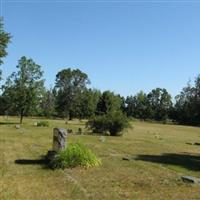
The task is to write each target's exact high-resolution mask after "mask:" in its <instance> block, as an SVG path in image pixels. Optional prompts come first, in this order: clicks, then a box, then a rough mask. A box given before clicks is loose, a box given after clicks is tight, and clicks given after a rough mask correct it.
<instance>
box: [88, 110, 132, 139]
mask: <svg viewBox="0 0 200 200" xmlns="http://www.w3.org/2000/svg"><path fill="white" fill-rule="evenodd" d="M128 126H129V123H128V119H127V117H126V116H125V115H124V114H123V113H122V112H121V111H116V112H109V113H108V114H105V115H101V116H95V117H94V118H93V119H91V120H89V121H88V123H87V127H89V128H90V129H92V131H93V132H94V133H103V134H105V133H107V132H109V133H110V135H111V136H119V135H122V131H123V129H124V128H127V127H128Z"/></svg>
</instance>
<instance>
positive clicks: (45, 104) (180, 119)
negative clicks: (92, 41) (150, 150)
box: [0, 18, 200, 132]
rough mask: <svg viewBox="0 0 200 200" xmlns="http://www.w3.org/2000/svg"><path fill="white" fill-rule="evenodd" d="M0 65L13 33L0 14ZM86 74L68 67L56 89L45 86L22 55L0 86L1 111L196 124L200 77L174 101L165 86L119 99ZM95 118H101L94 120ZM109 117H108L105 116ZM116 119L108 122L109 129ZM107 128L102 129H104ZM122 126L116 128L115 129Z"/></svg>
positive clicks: (198, 122) (34, 66) (36, 68)
mask: <svg viewBox="0 0 200 200" xmlns="http://www.w3.org/2000/svg"><path fill="white" fill-rule="evenodd" d="M0 30H1V32H0V44H1V48H0V64H3V60H2V58H4V57H5V56H6V55H7V52H6V48H7V45H8V43H9V42H10V39H11V35H10V34H9V33H6V32H5V31H4V30H3V22H2V19H1V18H0ZM90 84H91V82H90V80H89V77H88V75H87V74H86V73H84V72H82V71H81V70H80V69H71V68H66V69H63V70H61V71H59V72H58V73H57V74H56V76H55V85H54V87H52V88H50V89H47V88H45V86H44V79H43V71H42V67H41V66H40V65H38V64H37V63H35V62H34V61H33V60H32V59H31V58H26V57H25V56H23V57H21V58H20V59H19V61H18V65H17V66H16V72H13V73H12V74H11V75H10V76H9V77H8V78H7V79H6V82H5V83H4V84H3V85H2V87H1V94H0V115H19V116H20V122H21V123H22V120H23V117H24V116H33V115H34V116H44V117H61V118H68V119H70V120H71V119H73V118H79V119H83V118H84V119H92V118H93V119H94V117H96V119H95V120H93V121H92V122H91V123H90V125H91V124H94V123H97V124H98V120H99V119H100V118H101V121H103V120H105V119H108V116H109V117H111V118H113V119H115V122H116V121H123V120H124V118H123V117H124V116H127V117H132V118H138V119H142V120H148V119H150V120H157V121H165V122H166V121H168V120H169V121H174V122H177V123H180V124H189V125H200V75H198V76H197V77H196V78H195V81H194V84H193V85H192V84H188V85H187V86H186V87H184V88H183V89H182V91H181V92H180V94H179V95H177V96H176V97H175V102H174V103H173V102H172V96H171V95H170V94H169V92H168V91H167V90H166V89H165V88H155V89H153V90H152V91H150V92H149V93H144V92H143V91H140V92H139V93H138V94H136V95H133V96H128V97H126V98H125V97H123V96H121V95H119V94H115V93H113V92H112V91H109V90H107V91H104V92H101V91H100V90H98V89H92V88H90V87H89V85H90ZM98 117H99V118H98ZM107 121H108V120H107ZM113 123H114V121H112V122H109V124H106V128H107V129H109V130H110V132H112V130H111V129H112V126H111V124H113ZM106 128H105V129H106ZM119 129H120V128H119Z"/></svg>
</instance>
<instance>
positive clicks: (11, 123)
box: [0, 122, 19, 125]
mask: <svg viewBox="0 0 200 200" xmlns="http://www.w3.org/2000/svg"><path fill="white" fill-rule="evenodd" d="M16 124H19V122H0V125H16Z"/></svg>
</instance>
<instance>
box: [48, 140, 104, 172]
mask: <svg viewBox="0 0 200 200" xmlns="http://www.w3.org/2000/svg"><path fill="white" fill-rule="evenodd" d="M100 165H101V160H100V159H99V158H97V157H96V155H95V154H94V153H93V152H92V151H91V150H90V149H88V148H87V147H86V146H85V145H84V144H82V143H80V142H78V143H70V144H68V146H67V148H66V149H65V150H63V151H60V152H58V153H57V154H56V155H55V156H54V158H53V159H52V160H51V161H50V167H51V168H53V169H56V168H62V169H63V168H73V167H76V166H82V167H85V168H89V167H95V166H100Z"/></svg>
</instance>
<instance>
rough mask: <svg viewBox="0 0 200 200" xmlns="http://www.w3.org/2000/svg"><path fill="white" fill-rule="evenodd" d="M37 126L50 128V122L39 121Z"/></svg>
mask: <svg viewBox="0 0 200 200" xmlns="http://www.w3.org/2000/svg"><path fill="white" fill-rule="evenodd" d="M37 126H44V127H49V122H48V121H39V122H37Z"/></svg>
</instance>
